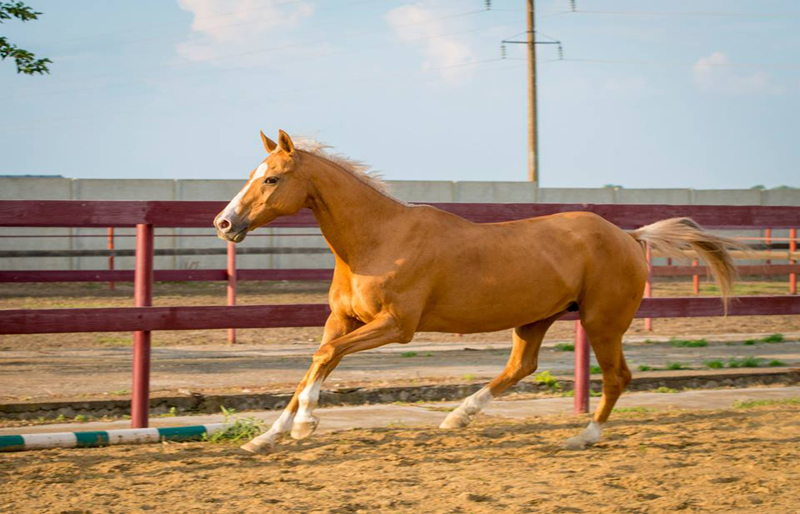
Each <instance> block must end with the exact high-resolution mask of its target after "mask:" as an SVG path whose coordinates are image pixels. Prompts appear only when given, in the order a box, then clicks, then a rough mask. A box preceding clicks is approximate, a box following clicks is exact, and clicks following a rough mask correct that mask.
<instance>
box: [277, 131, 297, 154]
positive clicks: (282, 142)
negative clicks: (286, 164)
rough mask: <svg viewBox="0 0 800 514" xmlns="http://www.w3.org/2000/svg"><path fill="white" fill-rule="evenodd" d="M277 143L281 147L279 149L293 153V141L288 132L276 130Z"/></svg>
mask: <svg viewBox="0 0 800 514" xmlns="http://www.w3.org/2000/svg"><path fill="white" fill-rule="evenodd" d="M278 145H279V146H280V147H281V150H283V151H284V152H286V153H288V154H289V155H292V154H293V153H294V143H292V138H290V137H289V134H287V133H286V132H284V131H282V130H279V131H278Z"/></svg>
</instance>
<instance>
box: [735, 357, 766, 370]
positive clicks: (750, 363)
mask: <svg viewBox="0 0 800 514" xmlns="http://www.w3.org/2000/svg"><path fill="white" fill-rule="evenodd" d="M763 360H764V359H760V358H758V357H743V358H741V359H737V358H736V357H731V358H730V359H728V367H729V368H757V367H759V366H760V365H761V362H762V361H763Z"/></svg>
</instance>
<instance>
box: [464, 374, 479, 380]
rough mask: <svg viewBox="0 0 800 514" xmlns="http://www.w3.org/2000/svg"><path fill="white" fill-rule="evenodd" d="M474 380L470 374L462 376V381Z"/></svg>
mask: <svg viewBox="0 0 800 514" xmlns="http://www.w3.org/2000/svg"><path fill="white" fill-rule="evenodd" d="M475 378H477V377H476V376H475V375H473V374H472V373H467V374H466V375H464V380H475Z"/></svg>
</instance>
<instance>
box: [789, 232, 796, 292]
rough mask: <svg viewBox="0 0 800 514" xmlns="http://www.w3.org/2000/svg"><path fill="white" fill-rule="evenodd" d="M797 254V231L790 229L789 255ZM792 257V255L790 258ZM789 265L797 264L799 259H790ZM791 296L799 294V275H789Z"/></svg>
mask: <svg viewBox="0 0 800 514" xmlns="http://www.w3.org/2000/svg"><path fill="white" fill-rule="evenodd" d="M795 252H797V229H796V228H790V229H789V253H790V254H791V253H795ZM789 257H791V255H790V256H789ZM789 264H797V259H789ZM789 294H797V273H795V272H792V273H789Z"/></svg>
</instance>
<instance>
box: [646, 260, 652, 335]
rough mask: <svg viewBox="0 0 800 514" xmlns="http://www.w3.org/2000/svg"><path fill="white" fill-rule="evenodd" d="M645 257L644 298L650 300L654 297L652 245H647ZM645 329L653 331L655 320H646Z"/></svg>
mask: <svg viewBox="0 0 800 514" xmlns="http://www.w3.org/2000/svg"><path fill="white" fill-rule="evenodd" d="M645 256H646V258H647V282H645V283H644V297H645V298H650V297H651V296H653V284H652V277H653V249H652V248H651V247H650V245H647V250H646V251H645ZM644 329H645V330H646V331H647V332H652V331H653V318H645V319H644Z"/></svg>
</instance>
